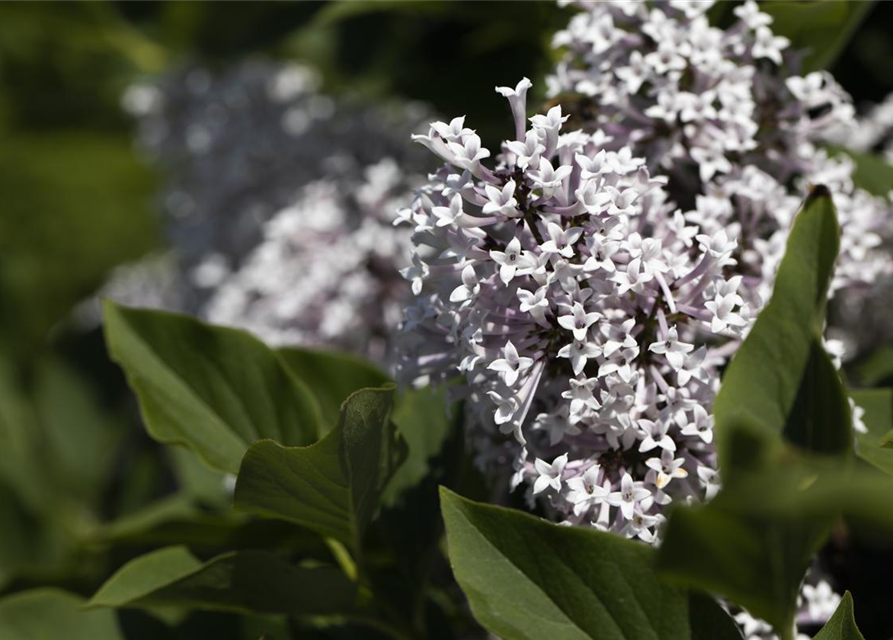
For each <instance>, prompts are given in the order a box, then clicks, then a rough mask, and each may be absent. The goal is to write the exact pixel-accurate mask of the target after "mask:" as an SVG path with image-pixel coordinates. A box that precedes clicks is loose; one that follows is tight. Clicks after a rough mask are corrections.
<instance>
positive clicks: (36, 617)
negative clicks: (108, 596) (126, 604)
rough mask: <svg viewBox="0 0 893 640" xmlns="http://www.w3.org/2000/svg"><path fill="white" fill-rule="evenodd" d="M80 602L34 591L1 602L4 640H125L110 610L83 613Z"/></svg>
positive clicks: (0, 625) (52, 592) (0, 635)
mask: <svg viewBox="0 0 893 640" xmlns="http://www.w3.org/2000/svg"><path fill="white" fill-rule="evenodd" d="M83 603H84V601H83V599H82V598H80V597H78V596H75V595H72V594H70V593H66V592H64V591H59V590H57V589H34V590H32V591H24V592H21V593H16V594H13V595H11V596H7V597H5V598H3V599H2V600H0V638H3V640H61V638H65V640H124V635H123V634H122V633H121V631H120V629H119V628H118V623H117V620H116V619H115V614H114V612H113V611H85V610H84V609H83Z"/></svg>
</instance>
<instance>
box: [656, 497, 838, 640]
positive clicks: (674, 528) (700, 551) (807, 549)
mask: <svg viewBox="0 0 893 640" xmlns="http://www.w3.org/2000/svg"><path fill="white" fill-rule="evenodd" d="M830 527H831V523H829V522H826V521H824V520H822V521H820V522H819V523H818V524H816V523H815V522H814V521H812V520H810V521H806V522H796V521H788V522H786V523H785V524H779V523H778V522H777V521H774V520H773V519H771V518H768V517H758V516H747V515H743V514H741V513H739V512H737V511H735V510H726V509H724V508H722V507H721V506H718V505H714V504H710V505H707V506H703V507H691V508H680V509H677V510H676V511H674V512H673V514H672V516H671V518H670V522H669V524H668V525H667V529H666V537H665V539H664V541H663V544H662V546H661V549H660V554H659V556H658V567H659V569H660V570H661V572H662V575H663V576H665V577H667V578H669V579H672V580H673V581H674V582H676V583H678V584H680V585H682V586H685V587H690V588H693V589H701V590H704V591H709V592H711V593H718V594H721V595H723V596H724V597H726V598H729V599H730V600H732V601H733V602H735V603H736V604H739V605H741V606H743V607H745V608H746V609H747V610H748V611H750V612H751V613H753V614H754V615H756V616H759V617H760V618H763V619H764V620H766V621H767V622H769V623H771V624H772V625H773V626H774V627H775V628H776V629H779V630H781V629H786V628H789V627H791V625H792V624H793V618H794V613H795V611H796V601H797V595H798V592H799V587H800V583H801V582H802V580H803V575H804V574H805V573H806V570H807V568H809V565H810V563H811V561H812V556H813V555H814V554H815V552H816V551H817V550H818V548H819V547H820V546H821V544H822V543H823V542H824V540H825V538H826V537H827V535H828V533H829V531H830Z"/></svg>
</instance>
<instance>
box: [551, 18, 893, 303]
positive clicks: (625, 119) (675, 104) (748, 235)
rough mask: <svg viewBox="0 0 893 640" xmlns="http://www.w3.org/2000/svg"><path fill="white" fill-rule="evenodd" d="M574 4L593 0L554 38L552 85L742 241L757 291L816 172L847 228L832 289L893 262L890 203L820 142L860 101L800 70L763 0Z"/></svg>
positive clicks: (708, 222) (759, 297) (702, 218)
mask: <svg viewBox="0 0 893 640" xmlns="http://www.w3.org/2000/svg"><path fill="white" fill-rule="evenodd" d="M574 4H575V5H577V6H579V7H580V8H582V9H583V11H581V12H580V13H577V14H576V15H574V17H573V18H572V19H571V21H570V24H569V25H568V27H567V28H566V29H565V30H563V31H560V32H558V33H557V34H556V36H555V41H554V43H555V46H556V47H561V48H564V50H565V54H564V57H563V58H562V60H561V62H560V63H559V64H558V66H557V69H556V71H555V74H554V75H553V76H552V77H551V78H550V79H549V91H550V93H551V94H552V95H553V96H556V98H557V99H560V100H561V101H562V102H563V103H564V104H571V103H572V104H574V105H575V107H574V115H575V116H577V117H579V118H580V120H581V123H582V126H583V128H584V130H587V131H594V130H602V131H605V132H606V133H607V134H608V135H609V136H611V137H612V138H613V145H615V146H614V148H617V149H620V148H623V147H629V148H631V149H632V151H633V153H634V154H635V155H641V156H642V157H644V158H646V159H647V161H648V163H649V164H648V166H649V168H650V169H652V171H653V172H654V173H655V174H656V175H665V176H666V177H667V178H668V181H669V182H668V187H667V190H668V193H669V194H670V197H671V199H672V200H673V201H674V202H675V203H676V204H677V205H678V206H680V207H681V208H682V209H683V215H684V219H685V220H686V221H687V222H689V223H691V224H698V225H699V226H700V227H701V229H702V231H703V232H707V233H712V232H715V231H717V230H719V229H725V230H726V231H727V233H728V235H729V237H730V238H734V239H735V240H736V241H737V244H738V246H737V249H736V253H735V257H736V259H737V260H738V263H739V264H738V267H737V271H738V272H739V273H740V274H741V275H742V276H743V277H744V279H745V286H744V287H743V289H744V293H742V295H744V297H745V298H746V299H747V300H748V302H750V303H751V304H752V305H754V306H759V305H760V304H762V303H763V302H765V300H767V299H768V296H769V295H770V294H771V289H772V281H773V275H774V273H775V271H776V268H777V266H778V262H779V260H780V258H781V255H782V253H783V250H784V244H785V240H786V236H787V230H788V229H789V228H790V224H791V221H792V219H793V216H794V214H795V213H796V211H797V208H798V206H799V204H800V202H801V200H802V197H803V194H804V193H805V190H806V186H807V183H809V182H813V183H819V182H821V183H824V184H827V185H828V186H829V187H830V189H831V191H832V193H833V194H834V200H835V204H836V205H837V209H838V215H839V219H840V221H841V226H842V228H843V238H842V246H841V258H840V260H839V263H838V268H837V270H836V273H835V281H834V283H833V285H832V288H833V289H834V290H837V289H839V288H842V287H844V286H851V285H861V284H864V283H869V282H872V281H874V280H875V279H876V278H878V277H879V276H881V275H882V274H884V273H888V272H889V271H890V261H889V259H888V257H887V256H886V255H885V254H884V253H883V252H882V251H881V250H880V246H881V244H882V242H883V241H884V240H890V239H891V238H890V236H893V231H891V229H890V228H889V225H887V226H884V220H885V219H887V217H888V216H889V212H890V203H889V201H888V200H884V199H881V198H875V197H873V196H871V195H870V194H868V193H867V192H865V191H862V190H860V189H856V188H855V187H854V185H853V182H852V172H853V165H852V163H851V162H850V161H849V160H847V159H845V158H839V157H834V158H832V157H829V155H828V154H827V153H826V152H825V151H824V150H822V149H821V148H819V147H818V146H817V144H816V143H817V141H820V140H821V137H822V133H823V132H824V131H826V130H828V129H829V128H831V127H837V126H840V125H841V123H846V122H848V121H850V120H851V119H852V117H853V113H854V110H853V107H852V105H851V103H850V99H849V97H848V96H847V95H846V93H845V92H844V91H843V90H842V89H841V88H840V86H839V85H837V83H836V82H835V81H834V80H833V78H832V77H831V76H830V75H829V74H827V73H824V72H815V73H810V74H808V75H806V76H805V77H801V76H798V75H796V74H794V73H792V70H793V69H796V67H797V65H798V59H799V57H800V56H799V54H798V53H797V52H795V51H792V50H790V48H789V42H788V41H787V40H786V39H785V38H783V37H780V36H778V35H776V34H774V33H773V32H772V29H771V24H772V17H771V16H769V15H767V14H765V13H763V12H761V11H760V10H759V7H758V5H757V4H756V2H753V1H752V0H749V1H748V2H746V3H744V4H743V5H740V6H738V7H736V8H735V9H734V13H735V16H736V18H737V22H736V23H735V24H734V25H732V26H731V27H730V28H728V29H726V30H722V29H719V28H716V27H713V26H711V25H710V24H709V22H708V19H707V17H706V15H705V11H706V10H707V9H708V8H709V7H710V6H711V4H712V3H711V2H679V1H670V2H659V3H639V2H626V3H624V2H601V3H589V2H579V3H574Z"/></svg>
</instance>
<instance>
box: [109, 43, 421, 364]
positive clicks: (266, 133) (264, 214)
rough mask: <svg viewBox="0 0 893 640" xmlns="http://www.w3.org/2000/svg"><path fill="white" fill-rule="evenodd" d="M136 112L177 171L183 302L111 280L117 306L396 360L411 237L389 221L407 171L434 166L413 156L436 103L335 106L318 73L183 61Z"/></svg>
mask: <svg viewBox="0 0 893 640" xmlns="http://www.w3.org/2000/svg"><path fill="white" fill-rule="evenodd" d="M124 105H125V108H126V109H127V110H128V111H129V112H130V113H132V114H134V115H135V116H136V117H137V118H138V124H139V141H140V146H141V147H142V148H143V149H144V150H145V151H146V153H147V154H148V155H149V156H150V157H151V158H153V159H154V160H155V161H156V163H157V164H158V165H159V167H160V168H161V169H163V170H164V171H165V172H166V174H167V176H166V177H167V180H166V181H165V184H164V189H163V192H162V197H161V205H162V209H163V211H164V214H165V228H166V230H167V233H168V237H169V239H170V245H171V248H172V253H173V254H174V258H173V259H168V260H167V262H166V264H168V265H173V271H174V273H173V276H174V277H173V281H175V283H176V285H177V287H178V288H179V293H178V295H176V296H174V297H173V298H172V297H171V296H169V295H165V296H159V295H151V296H150V295H145V296H144V299H143V300H142V301H140V300H134V299H133V298H135V297H138V296H135V295H127V294H126V293H125V292H122V291H121V289H122V288H124V285H121V284H113V285H112V289H113V290H115V291H116V292H117V293H118V294H120V297H123V298H124V299H127V300H129V301H131V302H136V303H138V304H144V305H154V302H155V301H156V300H164V301H165V302H168V303H169V304H167V305H166V306H168V307H169V308H174V309H177V310H181V311H186V312H190V313H195V314H197V315H200V316H203V317H204V318H206V319H209V320H210V321H212V322H217V323H221V324H229V325H234V326H239V327H242V328H247V329H249V330H251V331H254V332H256V333H257V334H258V335H259V336H260V337H261V338H263V339H265V340H267V341H270V342H273V343H277V344H282V343H298V344H302V345H310V346H329V347H336V348H341V349H347V350H349V351H353V352H355V353H358V354H362V355H365V356H369V357H371V358H372V359H374V360H376V361H377V362H379V363H381V364H386V363H387V356H386V354H387V352H388V350H389V339H388V336H389V335H390V334H391V332H392V330H393V328H394V327H396V326H397V324H398V323H399V315H400V311H399V310H400V308H401V307H402V305H403V304H404V303H405V299H406V297H407V295H408V292H406V291H404V289H405V287H402V286H398V285H402V280H401V279H400V276H399V273H398V269H399V268H400V267H402V266H404V264H403V262H401V260H403V259H405V257H406V256H408V253H409V252H408V249H407V248H406V244H407V243H408V241H409V232H408V231H407V230H406V229H403V228H395V227H394V226H393V225H391V224H390V223H391V219H392V218H393V211H394V210H395V209H396V208H397V201H398V199H402V200H404V201H405V200H406V198H408V194H409V193H410V191H411V187H410V185H409V184H408V182H407V181H406V180H405V179H404V176H403V173H402V171H400V170H398V167H406V166H413V167H420V166H421V167H424V166H425V164H426V163H425V160H426V157H427V154H425V152H424V150H421V149H415V148H412V149H407V147H409V146H410V145H408V144H407V140H408V138H409V136H410V134H411V133H412V132H413V131H417V130H419V128H418V125H419V124H420V123H421V122H422V119H423V117H424V116H425V115H426V113H427V110H426V109H425V108H423V107H422V106H421V105H419V104H414V103H410V104H406V103H385V104H379V105H376V106H370V105H368V104H365V103H362V102H360V101H359V100H357V99H355V98H353V97H351V96H341V97H338V98H335V97H333V96H330V95H327V94H325V93H323V92H321V90H320V78H319V76H318V74H317V73H316V72H315V71H314V70H313V69H312V68H310V67H307V66H305V65H302V64H298V63H288V64H282V63H276V62H272V61H265V60H260V59H256V60H249V61H247V62H244V63H241V64H239V65H236V66H234V67H229V68H223V69H217V70H213V71H212V70H210V69H206V68H204V67H201V66H196V65H186V66H184V67H183V68H181V69H179V70H177V71H175V72H173V73H171V74H170V75H168V76H166V77H164V78H162V79H160V80H159V81H158V82H157V83H155V84H144V85H137V86H134V87H132V88H131V89H130V90H129V91H128V92H127V93H126V95H125V97H124ZM137 270H138V269H137ZM144 271H146V272H147V275H152V274H149V273H148V265H147V268H146V269H144ZM154 272H155V270H152V273H153V274H154ZM142 280H144V281H149V282H151V281H152V280H151V279H150V278H142ZM134 282H135V279H134V278H133V277H130V278H129V279H128V283H130V284H133V283H134ZM130 284H127V285H126V286H130ZM143 284H145V283H143ZM162 284H165V287H164V289H165V292H167V290H168V289H169V288H170V287H168V286H167V281H165V283H161V282H158V286H157V287H156V288H159V287H161V285H162ZM140 286H141V290H142V289H145V287H144V286H143V285H140Z"/></svg>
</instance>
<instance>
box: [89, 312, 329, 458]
mask: <svg viewBox="0 0 893 640" xmlns="http://www.w3.org/2000/svg"><path fill="white" fill-rule="evenodd" d="M105 330H106V340H107V342H108V345H109V351H110V352H111V354H112V357H113V359H114V360H115V361H116V362H118V364H120V365H121V367H122V368H123V369H124V371H125V372H126V373H127V377H128V380H129V381H130V385H131V387H133V389H134V390H135V391H136V393H137V396H138V397H139V400H140V408H141V410H142V414H143V418H144V420H145V423H146V428H147V429H148V431H149V433H150V434H151V435H152V436H153V437H154V438H156V439H157V440H160V441H161V442H165V443H170V444H181V445H184V446H186V447H188V448H189V449H191V450H192V451H194V452H195V453H196V454H198V456H199V457H200V458H201V459H202V460H204V461H205V462H206V463H207V464H208V465H210V466H211V467H213V468H215V469H218V470H220V471H228V472H230V473H235V472H236V471H238V469H239V463H240V462H241V460H242V456H243V455H244V454H245V451H246V450H247V449H248V447H249V446H250V445H251V444H252V443H253V442H255V441H257V440H261V439H264V438H270V439H273V440H276V441H277V442H282V443H284V444H288V445H306V444H310V443H311V442H313V441H314V440H315V439H316V437H317V435H318V433H319V431H320V423H321V418H320V411H319V407H318V405H317V403H316V400H315V399H314V398H313V395H312V394H311V393H310V391H309V390H308V389H307V387H306V386H305V385H304V384H303V383H302V382H301V381H300V380H298V379H297V378H296V377H295V376H293V375H292V374H291V373H289V372H288V371H286V370H285V369H284V368H283V366H282V365H281V363H280V360H279V358H278V357H277V356H276V354H275V353H274V352H272V351H271V350H270V349H268V348H267V347H266V346H265V345H264V344H263V343H262V342H260V341H258V340H257V339H256V338H254V337H252V336H250V335H249V334H247V333H245V332H243V331H239V330H236V329H229V328H225V327H215V326H211V325H208V324H204V323H202V322H199V321H198V320H195V319H193V318H189V317H187V316H182V315H178V314H172V313H166V312H162V311H145V310H137V309H128V308H125V307H121V306H118V305H115V304H114V303H112V302H108V301H107V302H106V303H105Z"/></svg>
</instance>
